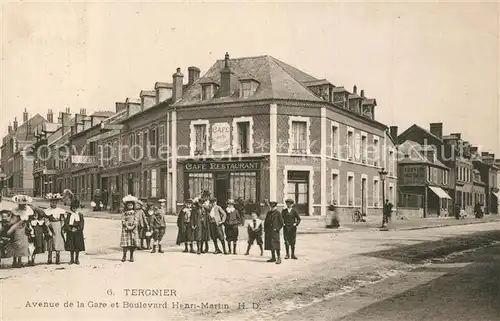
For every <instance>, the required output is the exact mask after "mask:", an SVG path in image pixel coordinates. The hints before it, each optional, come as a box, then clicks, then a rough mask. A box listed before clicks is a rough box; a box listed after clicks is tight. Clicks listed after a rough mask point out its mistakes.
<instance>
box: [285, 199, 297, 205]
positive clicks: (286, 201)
mask: <svg viewBox="0 0 500 321" xmlns="http://www.w3.org/2000/svg"><path fill="white" fill-rule="evenodd" d="M285 203H290V204H293V203H295V202H294V201H293V199H291V198H287V199H286V200H285Z"/></svg>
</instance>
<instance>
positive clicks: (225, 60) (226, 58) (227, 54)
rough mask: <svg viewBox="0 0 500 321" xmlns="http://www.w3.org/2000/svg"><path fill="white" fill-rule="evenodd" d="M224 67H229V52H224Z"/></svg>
mask: <svg viewBox="0 0 500 321" xmlns="http://www.w3.org/2000/svg"><path fill="white" fill-rule="evenodd" d="M224 68H229V53H228V52H226V55H225V56H224Z"/></svg>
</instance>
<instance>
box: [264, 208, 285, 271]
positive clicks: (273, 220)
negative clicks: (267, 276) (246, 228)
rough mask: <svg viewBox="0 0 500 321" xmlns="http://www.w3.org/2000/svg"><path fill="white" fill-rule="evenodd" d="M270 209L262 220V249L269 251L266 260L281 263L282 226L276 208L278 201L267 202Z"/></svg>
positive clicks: (281, 219) (280, 217)
mask: <svg viewBox="0 0 500 321" xmlns="http://www.w3.org/2000/svg"><path fill="white" fill-rule="evenodd" d="M269 205H270V206H271V209H270V210H269V211H268V212H267V214H266V219H265V220H264V233H265V236H264V249H265V250H270V251H271V255H272V256H271V259H270V260H267V262H276V264H281V253H280V252H281V244H280V231H281V228H282V227H283V218H282V216H281V213H280V211H278V209H277V208H276V206H277V205H278V202H275V201H271V202H269Z"/></svg>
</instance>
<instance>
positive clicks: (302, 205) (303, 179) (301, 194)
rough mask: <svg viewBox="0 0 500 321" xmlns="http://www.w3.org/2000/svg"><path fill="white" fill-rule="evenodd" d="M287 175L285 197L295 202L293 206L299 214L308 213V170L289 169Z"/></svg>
mask: <svg viewBox="0 0 500 321" xmlns="http://www.w3.org/2000/svg"><path fill="white" fill-rule="evenodd" d="M287 175H288V177H287V179H288V186H287V198H291V199H292V200H293V201H294V202H295V203H294V204H295V206H294V208H295V210H296V211H297V212H298V213H299V214H300V215H309V214H310V213H309V172H308V171H289V172H288V174H287Z"/></svg>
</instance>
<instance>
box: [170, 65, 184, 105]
mask: <svg viewBox="0 0 500 321" xmlns="http://www.w3.org/2000/svg"><path fill="white" fill-rule="evenodd" d="M183 78H184V75H183V74H182V73H181V68H177V71H176V73H175V74H173V75H172V79H173V88H172V100H173V102H176V101H177V100H179V99H180V98H181V97H182V79H183Z"/></svg>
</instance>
